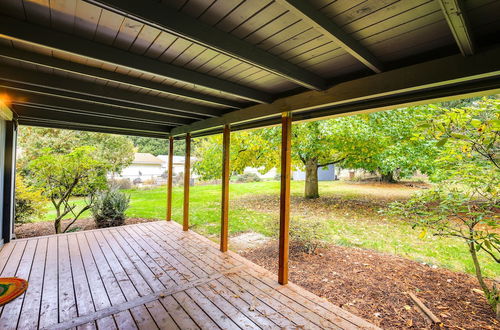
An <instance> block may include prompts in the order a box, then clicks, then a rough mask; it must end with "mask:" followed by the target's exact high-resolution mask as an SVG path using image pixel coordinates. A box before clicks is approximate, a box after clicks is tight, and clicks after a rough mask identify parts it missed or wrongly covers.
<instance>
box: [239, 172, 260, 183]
mask: <svg viewBox="0 0 500 330" xmlns="http://www.w3.org/2000/svg"><path fill="white" fill-rule="evenodd" d="M260 181H261V180H260V178H259V176H258V175H257V174H255V173H243V174H242V175H239V176H238V177H237V178H236V182H260Z"/></svg>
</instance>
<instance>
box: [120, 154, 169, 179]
mask: <svg viewBox="0 0 500 330" xmlns="http://www.w3.org/2000/svg"><path fill="white" fill-rule="evenodd" d="M163 173H164V170H163V167H162V160H161V159H160V158H158V157H156V156H153V155H152V154H150V153H141V152H138V153H135V154H134V160H133V161H132V164H130V166H128V167H126V168H124V169H123V170H122V172H121V173H120V174H118V175H115V178H124V179H129V180H130V181H134V180H136V179H140V180H141V181H145V180H156V179H157V178H158V177H160V176H161V175H162V174H163Z"/></svg>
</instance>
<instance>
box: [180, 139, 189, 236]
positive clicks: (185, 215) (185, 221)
mask: <svg viewBox="0 0 500 330" xmlns="http://www.w3.org/2000/svg"><path fill="white" fill-rule="evenodd" d="M190 172H191V134H190V133H187V134H186V159H185V160H184V210H183V211H184V213H183V219H182V229H183V230H184V231H187V230H189V184H190V175H189V174H190Z"/></svg>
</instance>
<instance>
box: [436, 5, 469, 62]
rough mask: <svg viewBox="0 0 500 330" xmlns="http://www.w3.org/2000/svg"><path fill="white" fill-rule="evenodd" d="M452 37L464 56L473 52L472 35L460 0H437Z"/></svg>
mask: <svg viewBox="0 0 500 330" xmlns="http://www.w3.org/2000/svg"><path fill="white" fill-rule="evenodd" d="M438 2H439V4H440V5H441V9H442V11H443V14H444V17H445V18H446V21H447V22H448V26H449V27H450V30H451V33H452V34H453V38H455V41H456V42H457V45H458V48H459V49H460V52H461V53H462V55H464V56H470V55H473V54H474V37H473V35H472V30H471V28H470V24H469V20H468V19H467V13H466V11H465V5H464V3H463V1H462V0H438Z"/></svg>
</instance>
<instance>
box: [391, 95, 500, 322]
mask: <svg viewBox="0 0 500 330" xmlns="http://www.w3.org/2000/svg"><path fill="white" fill-rule="evenodd" d="M437 110H438V111H439V112H440V114H439V115H437V116H436V115H435V116H433V117H432V118H429V119H432V120H427V121H425V122H424V123H422V125H421V127H422V128H423V129H424V133H423V134H422V135H420V136H417V137H416V138H417V139H423V140H431V141H434V143H436V145H437V146H438V147H439V148H441V149H442V152H441V154H440V157H439V158H438V159H437V164H438V170H437V171H436V173H435V175H434V176H433V179H434V180H435V181H437V182H438V184H437V186H435V187H434V188H433V189H430V190H427V191H423V192H421V193H419V194H417V195H415V196H414V197H412V198H411V199H410V200H409V201H407V202H405V203H394V204H393V205H391V209H390V210H391V213H393V214H397V215H404V216H405V218H407V219H409V221H411V222H412V224H413V226H414V227H421V228H422V232H421V235H425V234H426V232H427V231H428V230H429V231H431V232H432V234H434V235H436V236H449V237H456V238H459V239H461V240H463V242H464V244H466V245H467V248H468V250H469V252H470V255H471V259H472V262H473V264H474V269H475V272H476V277H477V280H478V282H479V285H480V286H481V288H482V290H483V292H484V294H485V296H486V298H487V299H488V302H489V303H490V304H491V306H492V307H493V309H494V310H495V311H496V313H497V318H500V292H499V289H498V288H497V287H496V286H495V285H493V286H488V284H487V283H486V281H485V280H484V278H483V275H482V271H481V265H480V263H479V259H478V254H479V253H482V254H485V255H488V256H490V257H491V258H493V260H495V261H496V262H497V263H499V264H500V237H499V235H498V233H497V232H496V229H498V228H499V227H500V217H499V213H500V209H499V196H500V195H499V193H500V159H499V151H500V100H498V99H485V100H483V101H480V102H478V103H476V104H475V105H473V106H469V107H464V108H452V109H446V108H437Z"/></svg>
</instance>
